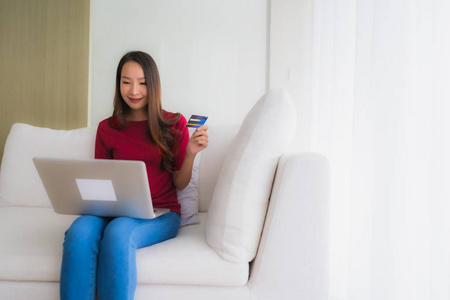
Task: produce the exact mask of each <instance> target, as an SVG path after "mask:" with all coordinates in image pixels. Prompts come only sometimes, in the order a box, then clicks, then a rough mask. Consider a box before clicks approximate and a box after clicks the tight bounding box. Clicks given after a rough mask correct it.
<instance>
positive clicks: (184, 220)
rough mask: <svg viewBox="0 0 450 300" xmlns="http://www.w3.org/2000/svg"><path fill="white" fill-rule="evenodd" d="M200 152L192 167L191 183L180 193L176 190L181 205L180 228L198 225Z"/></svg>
mask: <svg viewBox="0 0 450 300" xmlns="http://www.w3.org/2000/svg"><path fill="white" fill-rule="evenodd" d="M200 157H201V152H200V153H198V154H197V156H196V157H195V160H194V166H193V167H192V176H191V181H190V182H189V184H188V186H187V187H186V188H185V189H184V190H181V191H178V190H177V194H178V202H179V203H180V205H181V223H180V227H183V226H186V225H192V224H198V223H200V219H199V218H198V189H197V187H198V165H199V163H200Z"/></svg>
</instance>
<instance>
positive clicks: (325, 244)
mask: <svg viewBox="0 0 450 300" xmlns="http://www.w3.org/2000/svg"><path fill="white" fill-rule="evenodd" d="M328 256H329V166H328V161H327V159H326V158H325V157H324V156H322V155H320V154H315V153H302V154H289V155H285V156H283V157H282V158H281V159H280V162H279V164H278V169H277V173H276V177H275V182H274V186H273V190H272V195H271V198H270V204H269V209H268V212H267V217H266V222H265V225H264V230H263V234H262V238H261V242H260V245H259V249H258V254H257V256H256V258H255V260H254V262H253V263H252V268H251V275H250V280H249V283H248V285H249V288H250V290H251V293H252V295H253V299H313V300H320V299H326V298H327V297H328V280H329V279H328V273H329V267H328Z"/></svg>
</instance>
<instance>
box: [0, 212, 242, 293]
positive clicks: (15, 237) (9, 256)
mask: <svg viewBox="0 0 450 300" xmlns="http://www.w3.org/2000/svg"><path fill="white" fill-rule="evenodd" d="M199 217H200V223H199V224H196V225H191V226H186V227H183V228H180V231H179V234H178V236H177V237H176V238H175V239H172V240H169V241H166V242H163V243H160V244H157V245H154V246H152V247H147V248H142V249H139V250H138V251H137V257H136V260H137V269H138V271H137V272H138V283H157V284H181V285H185V284H191V285H216V286H242V285H245V284H246V283H247V280H248V275H249V265H248V263H245V264H235V263H230V262H228V261H225V260H223V259H222V258H220V256H219V255H218V254H217V253H216V252H215V251H214V250H213V249H211V248H210V247H209V246H208V244H207V243H206V239H205V233H204V231H205V229H204V228H205V219H206V213H200V214H199ZM75 218H76V216H67V215H59V214H56V213H54V212H53V209H52V208H37V207H0V280H6V281H59V272H60V267H61V256H62V243H63V239H64V232H65V231H66V229H67V228H68V227H69V226H70V224H71V223H72V222H73V220H75Z"/></svg>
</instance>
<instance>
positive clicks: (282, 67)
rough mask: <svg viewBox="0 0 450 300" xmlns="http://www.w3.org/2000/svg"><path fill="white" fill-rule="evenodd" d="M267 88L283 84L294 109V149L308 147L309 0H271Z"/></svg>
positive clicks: (309, 101) (311, 42) (309, 140)
mask: <svg viewBox="0 0 450 300" xmlns="http://www.w3.org/2000/svg"><path fill="white" fill-rule="evenodd" d="M270 2H271V9H270V11H271V15H270V20H271V21H270V67H269V70H270V72H269V82H270V85H269V87H270V88H278V87H282V88H285V89H286V90H287V91H288V92H289V94H290V95H291V97H292V99H293V100H294V103H295V106H296V109H297V134H296V138H295V140H294V142H293V144H292V146H291V149H292V150H295V151H310V149H311V148H310V147H311V91H312V86H311V75H312V70H311V64H312V45H313V40H312V26H313V16H314V14H313V9H314V5H313V2H314V1H313V0H271V1H270Z"/></svg>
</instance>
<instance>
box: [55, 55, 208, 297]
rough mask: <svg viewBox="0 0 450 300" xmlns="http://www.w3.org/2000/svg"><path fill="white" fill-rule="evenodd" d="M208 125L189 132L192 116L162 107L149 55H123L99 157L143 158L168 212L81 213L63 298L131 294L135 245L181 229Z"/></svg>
mask: <svg viewBox="0 0 450 300" xmlns="http://www.w3.org/2000/svg"><path fill="white" fill-rule="evenodd" d="M207 130H208V127H207V126H202V127H200V128H198V129H197V130H196V131H195V132H194V133H193V134H192V136H191V137H190V138H189V133H188V130H187V128H186V119H185V118H184V117H183V116H182V115H180V114H173V113H169V112H166V111H164V110H163V109H162V108H161V86H160V80H159V74H158V69H157V67H156V64H155V62H154V60H153V59H152V58H151V57H150V55H148V54H146V53H144V52H139V51H134V52H129V53H127V54H126V55H125V56H123V57H122V59H121V60H120V62H119V65H118V67H117V74H116V92H115V97H114V112H113V116H112V117H110V118H108V119H106V120H104V121H102V122H100V124H99V126H98V130H97V138H96V143H95V158H100V159H125V160H142V161H144V162H145V164H146V168H147V174H148V178H149V184H150V191H151V193H152V200H153V206H154V207H156V208H169V209H170V212H169V213H166V214H164V215H162V216H160V217H158V218H155V219H151V220H143V219H133V218H125V217H121V218H104V217H97V216H81V217H79V218H78V219H76V220H75V221H74V223H73V224H72V225H71V227H70V228H69V229H68V230H67V232H66V235H65V241H64V251H63V259H62V266H61V283H60V296H61V299H95V295H96V291H97V292H98V298H99V299H108V300H109V299H133V296H134V291H135V289H136V249H138V248H141V247H146V246H150V245H153V244H156V243H159V242H162V241H165V240H167V239H171V238H174V237H175V236H176V235H177V232H178V228H179V225H180V205H179V203H178V200H177V193H176V189H178V190H182V189H184V188H185V187H186V186H187V185H188V183H189V181H190V179H191V173H192V166H193V163H194V158H195V155H196V154H197V153H198V152H200V151H201V150H203V149H205V148H206V147H207V146H208V135H207V133H206V132H207Z"/></svg>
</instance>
